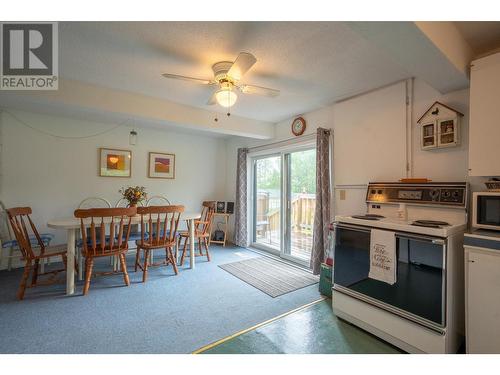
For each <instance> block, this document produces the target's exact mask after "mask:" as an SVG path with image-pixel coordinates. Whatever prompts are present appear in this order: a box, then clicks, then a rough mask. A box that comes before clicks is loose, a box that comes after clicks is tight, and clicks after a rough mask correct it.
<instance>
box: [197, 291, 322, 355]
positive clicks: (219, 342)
mask: <svg viewBox="0 0 500 375" xmlns="http://www.w3.org/2000/svg"><path fill="white" fill-rule="evenodd" d="M325 299H326V298H324V297H323V298H320V299H318V300H316V301H313V302H310V303H307V304H305V305H302V306H300V307H297V308H296V309H293V310H290V311H287V312H286V313H283V314H281V315H278V316H275V317H274V318H271V319H269V320H266V321H264V322H262V323H259V324H256V325H254V326H253V327H250V328H246V329H244V330H242V331H239V332H236V333H234V334H232V335H230V336H227V337H224V338H223V339H220V340H217V341H215V342H213V343H211V344H208V345H205V346H203V347H201V348H199V349H196V350H195V351H194V352H192V353H191V354H201V353H203V352H205V351H207V350H209V349H212V348H213V347H215V346H218V345H220V344H222V343H224V342H226V341H229V340H231V339H234V338H235V337H238V336H241V335H243V334H244V333H247V332H250V331H253V330H255V329H257V328H260V327H263V326H265V325H267V324H270V323H272V322H274V321H276V320H278V319H281V318H284V317H285V316H287V315H290V314H293V313H295V312H297V311H300V310H304V309H307V308H308V307H310V306H312V305H315V304H316V303H319V302H322V301H324V300H325Z"/></svg>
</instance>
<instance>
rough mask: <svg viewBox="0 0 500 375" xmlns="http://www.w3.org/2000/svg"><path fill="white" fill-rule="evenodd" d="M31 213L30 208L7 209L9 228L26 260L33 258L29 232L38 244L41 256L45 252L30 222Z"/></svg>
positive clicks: (33, 225)
mask: <svg viewBox="0 0 500 375" xmlns="http://www.w3.org/2000/svg"><path fill="white" fill-rule="evenodd" d="M31 213H32V211H31V208H30V207H13V208H9V209H7V215H8V216H9V222H10V226H11V227H12V231H13V232H14V235H15V237H16V240H17V243H18V246H19V249H20V250H21V253H22V254H23V256H24V257H25V258H26V259H33V258H34V257H35V254H34V252H33V249H32V247H31V243H32V240H30V231H31V232H32V234H33V235H34V237H35V239H36V242H38V247H40V251H41V254H43V253H44V252H45V245H44V244H43V241H42V239H41V238H40V235H39V234H38V231H37V229H36V227H35V224H34V223H33V221H32V220H31V217H30V215H31ZM27 224H29V225H27Z"/></svg>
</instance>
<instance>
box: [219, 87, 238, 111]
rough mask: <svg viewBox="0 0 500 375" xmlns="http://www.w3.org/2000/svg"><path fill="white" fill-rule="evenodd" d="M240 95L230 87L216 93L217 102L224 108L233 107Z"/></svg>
mask: <svg viewBox="0 0 500 375" xmlns="http://www.w3.org/2000/svg"><path fill="white" fill-rule="evenodd" d="M236 99H238V95H236V93H235V92H234V91H233V90H231V88H229V87H227V88H226V87H223V88H221V89H220V90H217V92H216V93H215V100H217V103H219V104H220V105H221V106H223V107H226V108H228V107H232V106H233V105H234V103H236Z"/></svg>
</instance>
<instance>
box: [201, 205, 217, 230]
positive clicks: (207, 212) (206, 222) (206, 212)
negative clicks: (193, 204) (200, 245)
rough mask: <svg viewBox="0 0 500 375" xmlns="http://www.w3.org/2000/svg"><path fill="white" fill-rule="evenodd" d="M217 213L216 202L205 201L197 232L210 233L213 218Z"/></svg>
mask: <svg viewBox="0 0 500 375" xmlns="http://www.w3.org/2000/svg"><path fill="white" fill-rule="evenodd" d="M214 213H215V201H205V202H203V203H202V205H201V218H200V220H199V221H198V222H197V225H196V230H197V231H198V232H201V233H202V234H207V233H209V232H210V227H211V226H212V218H213V216H214Z"/></svg>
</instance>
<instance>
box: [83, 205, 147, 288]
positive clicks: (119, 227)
mask: <svg viewBox="0 0 500 375" xmlns="http://www.w3.org/2000/svg"><path fill="white" fill-rule="evenodd" d="M136 213H137V209H136V208H135V207H129V208H90V209H78V210H76V211H75V217H76V218H79V219H80V225H81V233H82V248H83V256H84V258H85V284H84V287H83V295H86V294H87V293H88V291H89V287H90V279H91V277H92V269H93V267H94V258H100V257H109V256H111V257H115V256H118V258H119V259H120V264H121V269H122V272H123V279H124V280H125V284H126V285H127V286H129V285H130V281H129V277H128V273H127V263H126V259H125V253H126V252H127V249H128V239H129V236H130V222H131V220H132V216H134V215H135V214H136ZM85 219H87V220H85ZM89 219H90V220H89ZM89 221H90V223H89ZM86 224H87V225H88V224H90V227H89V228H88V230H87V228H86ZM125 228H126V229H125ZM107 233H108V234H107ZM87 236H88V237H87Z"/></svg>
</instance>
